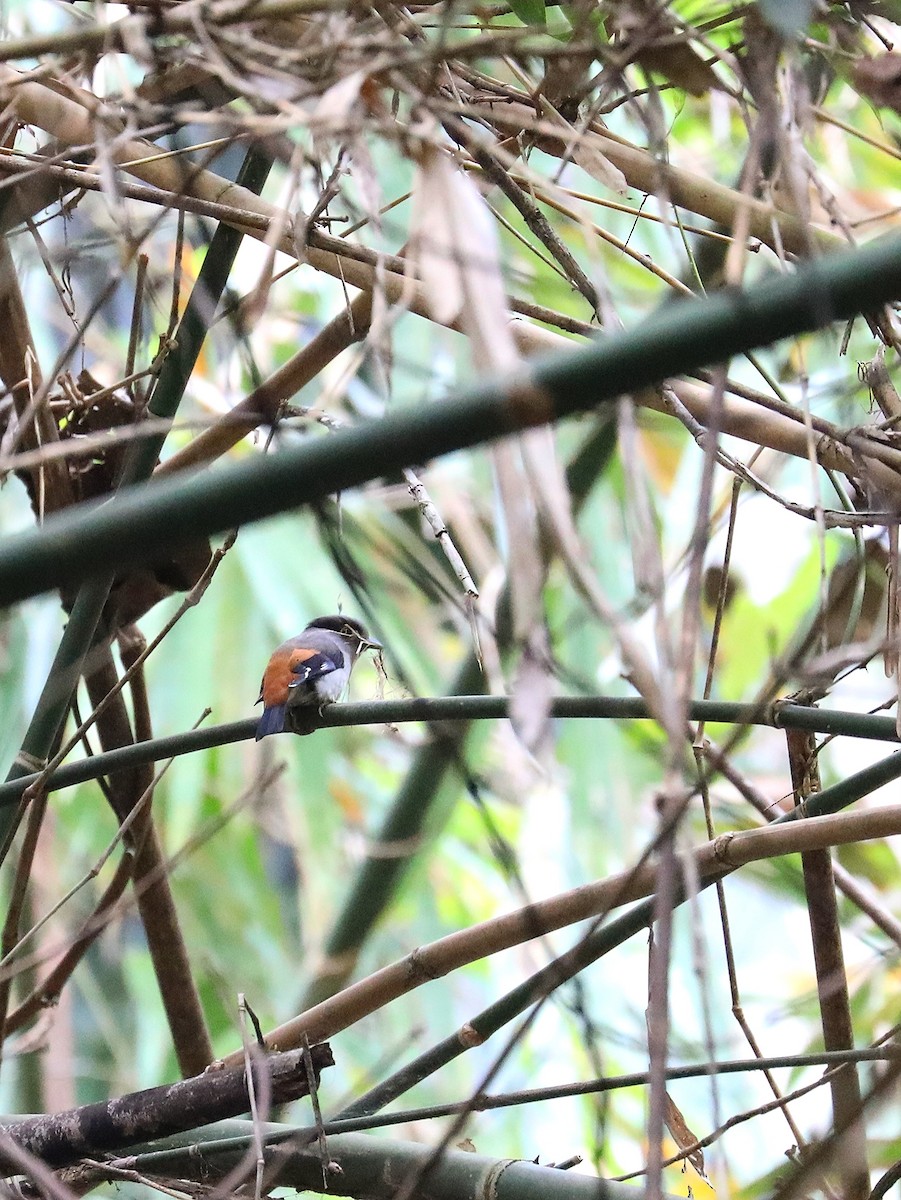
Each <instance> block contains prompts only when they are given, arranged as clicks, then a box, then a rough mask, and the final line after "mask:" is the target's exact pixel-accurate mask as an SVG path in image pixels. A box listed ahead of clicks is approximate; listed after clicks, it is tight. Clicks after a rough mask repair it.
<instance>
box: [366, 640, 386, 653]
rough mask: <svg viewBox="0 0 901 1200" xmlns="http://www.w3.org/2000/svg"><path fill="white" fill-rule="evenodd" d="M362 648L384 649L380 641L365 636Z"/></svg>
mask: <svg viewBox="0 0 901 1200" xmlns="http://www.w3.org/2000/svg"><path fill="white" fill-rule="evenodd" d="M363 649H364V650H384V649H385V647H384V646H383V645H382V643H381V642H377V641H376V640H375V638H367V639H366V641H365V642H364V643H363Z"/></svg>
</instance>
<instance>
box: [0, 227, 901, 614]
mask: <svg viewBox="0 0 901 1200" xmlns="http://www.w3.org/2000/svg"><path fill="white" fill-rule="evenodd" d="M899 295H901V236H899V235H897V234H895V235H892V236H890V237H885V238H878V239H875V240H874V241H873V242H871V243H869V245H867V246H866V247H864V248H863V249H862V250H855V251H850V252H847V253H842V254H834V255H829V256H828V257H826V258H823V259H819V260H817V261H815V262H809V263H806V264H804V265H803V266H801V267H799V268H798V270H797V271H796V272H795V273H794V274H792V275H781V276H777V277H774V278H771V279H767V280H765V281H764V282H763V283H760V284H758V285H756V286H755V287H753V288H749V289H748V290H747V291H744V292H741V291H724V292H722V293H718V294H717V295H715V296H714V297H712V298H710V299H706V300H699V301H696V302H691V303H689V302H685V303H681V304H674V305H668V306H666V307H664V308H662V309H660V310H658V311H657V313H656V314H655V315H653V316H652V317H650V318H649V319H648V320H646V321H643V322H642V323H641V325H640V326H639V327H638V328H636V329H632V330H629V331H627V332H625V333H622V334H618V335H616V336H614V337H609V338H603V339H600V340H598V341H597V342H596V343H595V344H593V345H591V346H588V347H585V348H582V349H578V350H573V351H572V352H570V353H567V354H565V355H559V356H554V357H553V358H550V359H547V360H545V361H543V362H535V363H530V364H528V365H527V366H526V367H524V368H523V369H522V371H521V372H519V373H518V374H517V375H515V376H513V377H512V378H507V379H505V380H489V381H486V382H485V383H483V384H481V385H480V386H478V387H477V388H474V389H473V390H471V391H470V392H468V393H464V394H462V395H460V396H458V397H457V398H456V399H451V400H446V401H442V402H441V404H434V405H427V406H426V407H424V408H418V409H413V410H399V411H397V412H395V413H392V414H389V415H388V416H386V417H383V418H381V419H379V420H376V421H367V422H364V423H362V424H361V425H359V426H357V427H356V428H354V429H349V430H344V431H341V432H339V433H336V434H335V435H334V436H332V437H329V438H321V439H317V440H316V441H315V442H312V443H311V444H303V445H300V446H295V447H286V448H285V449H283V450H280V451H279V452H277V453H276V454H272V455H267V456H266V457H265V458H254V459H252V460H249V461H245V462H241V463H236V464H232V465H230V466H228V467H226V468H223V469H222V470H217V471H211V472H207V473H204V474H203V475H199V476H190V477H188V478H186V479H168V480H163V481H159V482H153V481H151V482H150V483H147V484H142V485H138V486H137V487H135V488H132V489H129V492H128V494H127V495H123V496H122V497H121V499H120V500H118V501H117V503H116V504H110V505H105V506H102V507H99V508H98V507H97V506H84V507H82V506H80V507H79V508H78V509H73V510H72V511H70V512H67V513H65V514H62V515H60V516H56V517H53V518H51V519H50V520H48V521H47V522H46V524H45V525H44V526H43V527H42V528H41V529H40V530H35V531H30V532H28V533H25V534H20V535H19V536H17V537H12V538H9V539H8V540H7V541H6V544H5V546H3V548H2V549H0V604H11V603H13V602H15V601H17V600H22V599H24V598H26V597H27V596H33V595H36V594H38V593H39V592H42V591H46V590H48V589H50V588H53V587H58V586H59V585H60V584H61V583H62V582H64V581H70V582H71V581H73V580H82V579H85V578H87V577H89V576H91V575H94V574H97V573H98V572H101V571H104V570H108V569H115V570H118V569H121V568H122V567H125V566H131V565H134V564H136V563H140V562H147V561H152V560H153V559H154V558H157V557H159V556H160V555H161V554H162V553H164V552H165V551H167V550H169V549H170V548H171V547H172V545H173V543H174V541H175V539H176V537H177V538H178V539H179V540H182V541H186V540H188V539H190V538H193V537H197V536H201V535H202V536H209V535H211V534H215V533H221V532H223V531H225V530H227V529H231V528H234V527H235V526H236V525H241V524H244V523H246V522H249V521H256V520H261V519H262V518H263V517H267V516H271V515H273V514H274V513H276V512H281V511H284V510H286V509H289V508H291V507H295V506H298V505H301V504H308V503H311V502H314V501H317V500H321V499H323V498H324V497H325V496H328V495H331V494H333V493H335V492H339V491H346V490H348V489H350V488H353V487H358V486H359V485H361V484H363V483H366V482H368V481H369V480H371V479H373V478H380V477H382V476H385V475H389V474H391V473H392V472H394V471H399V470H401V469H403V468H404V467H407V466H411V465H414V464H418V463H422V462H424V461H427V460H429V459H431V458H435V457H437V456H439V455H442V454H447V453H450V452H451V451H453V450H459V449H463V448H466V447H471V446H476V445H480V444H482V443H484V442H488V441H492V440H494V439H496V438H499V437H503V436H505V435H506V434H510V433H515V432H517V431H519V430H522V429H527V428H530V427H533V426H536V425H542V424H546V423H548V422H550V421H555V420H559V419H560V418H562V417H565V416H569V415H571V414H573V413H577V412H583V411H586V410H589V409H593V408H595V407H597V406H598V405H599V404H602V403H604V402H607V401H611V400H613V399H615V398H616V397H618V396H620V395H623V394H627V393H631V392H634V391H636V390H639V389H641V388H646V387H652V386H654V385H655V384H657V383H659V382H661V381H662V380H664V379H667V378H670V377H672V376H674V375H682V374H685V373H687V372H691V371H695V370H697V369H698V368H699V367H702V366H706V365H709V364H710V363H715V362H723V361H725V360H726V359H728V358H730V357H731V356H732V355H734V354H739V353H742V352H744V351H747V350H753V349H756V348H757V347H760V346H765V345H769V344H771V343H772V342H775V341H777V340H779V339H780V338H785V337H790V336H792V335H794V334H800V333H806V332H810V331H811V330H814V329H821V328H823V327H824V326H826V325H828V324H829V323H830V322H832V321H838V320H845V319H847V318H849V317H852V316H854V315H856V314H858V313H860V312H865V311H867V310H869V309H872V308H875V307H877V306H878V305H881V304H883V303H886V302H888V301H890V300H893V299H895V298H897V297H898V296H899ZM176 530H177V531H178V533H177V535H176V534H175V533H174V531H176Z"/></svg>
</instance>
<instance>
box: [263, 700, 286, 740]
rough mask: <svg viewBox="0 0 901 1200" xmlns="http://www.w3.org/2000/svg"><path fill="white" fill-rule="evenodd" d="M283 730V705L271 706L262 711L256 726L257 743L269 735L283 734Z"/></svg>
mask: <svg viewBox="0 0 901 1200" xmlns="http://www.w3.org/2000/svg"><path fill="white" fill-rule="evenodd" d="M284 729H285V705H284V704H273V705H272V706H271V707H270V708H264V709H263V715H262V716H261V717H260V720H259V723H258V725H257V741H259V740H260V738H264V737H266V736H267V735H268V734H270V733H283V732H284Z"/></svg>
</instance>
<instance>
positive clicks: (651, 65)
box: [609, 0, 723, 96]
mask: <svg viewBox="0 0 901 1200" xmlns="http://www.w3.org/2000/svg"><path fill="white" fill-rule="evenodd" d="M609 23H610V24H611V25H613V26H614V29H615V33H616V40H615V42H614V45H615V46H616V49H617V50H618V51H620V53H622V54H624V55H626V56H627V57H628V59H629V60H630V61H632V62H637V63H638V64H639V65H640V66H641V67H643V68H644V70H645V71H652V72H653V73H654V74H655V75H662V76H663V78H664V79H666V80H667V81H668V82H669V83H672V84H674V85H675V86H676V87H678V88H682V89H683V90H684V91H686V92H689V93H690V94H691V95H692V96H704V95H706V94H707V92H709V91H711V90H713V89H717V88H719V89H721V88H722V87H723V84H722V82H721V81H720V79H719V78H718V77H717V74H716V72H715V71H714V70H713V68H712V67H711V65H710V64H709V63H708V62H707V61H706V60H705V59H703V58H702V57H701V55H700V54H699V53H698V52H697V50H695V49H694V47H693V46H692V45H691V43H690V42H689V41H688V39H687V38H686V36H685V34H683V33H681V32H680V31H679V30H678V29H677V27H676V25H675V24H674V23H673V22H672V20H671V19H670V18H669V16H668V15H667V14H666V13H665V12H663V11H661V9H660V7H659V6H658V5H655V4H649V3H647V2H646V0H632V3H629V4H622V5H620V6H618V7H617V9H616V15H615V20H613V21H610V22H609Z"/></svg>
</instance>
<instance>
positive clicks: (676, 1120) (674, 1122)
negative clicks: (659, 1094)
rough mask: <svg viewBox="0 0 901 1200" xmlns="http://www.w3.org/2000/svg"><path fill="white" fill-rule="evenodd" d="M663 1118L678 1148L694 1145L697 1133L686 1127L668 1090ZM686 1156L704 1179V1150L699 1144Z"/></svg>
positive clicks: (683, 1149)
mask: <svg viewBox="0 0 901 1200" xmlns="http://www.w3.org/2000/svg"><path fill="white" fill-rule="evenodd" d="M663 1120H664V1121H665V1122H666V1127H667V1129H668V1130H669V1131H670V1136H671V1137H672V1139H673V1141H674V1142H675V1143H676V1145H677V1146H678V1147H679V1149H680V1150H682V1151H685V1150H687V1149H688V1147H689V1146H694V1145H695V1143H696V1142H697V1140H698V1139H697V1135H696V1134H694V1133H692V1131H691V1130H690V1129H689V1128H688V1124H687V1123H686V1120H685V1118H684V1117H683V1116H682V1113H681V1111H680V1109H679V1108H678V1107H677V1106H676V1105H675V1104H674V1103H673V1099H672V1097H671V1096H670V1094H669V1092H667V1093H666V1112H665V1113H664V1115H663ZM686 1157H687V1159H688V1161H689V1162H690V1163H691V1165H692V1166H693V1167H694V1169H695V1170H696V1171H697V1173H698V1174H699V1175H700V1176H701V1178H702V1179H706V1178H707V1176H706V1175H705V1174H704V1151H703V1150H702V1149H701V1148H700V1146H697V1147H696V1148H695V1149H694V1150H692V1151H691V1152H690V1153H689V1154H688V1155H686Z"/></svg>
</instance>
